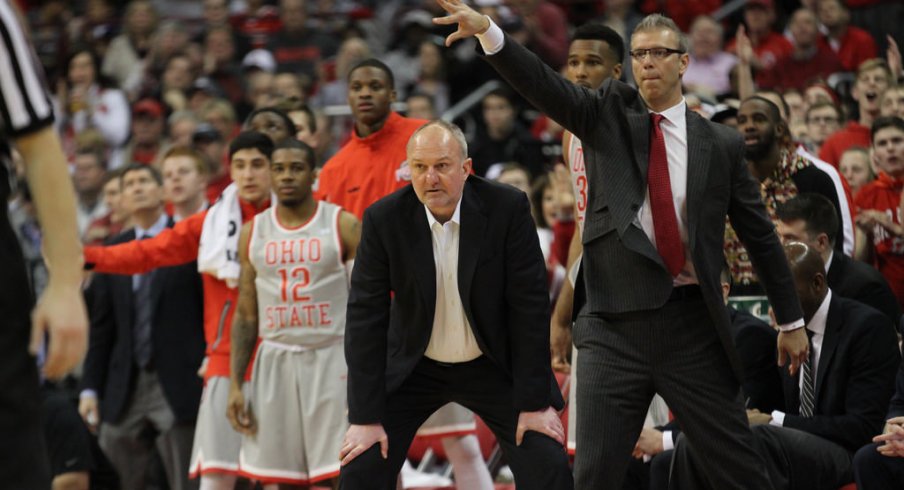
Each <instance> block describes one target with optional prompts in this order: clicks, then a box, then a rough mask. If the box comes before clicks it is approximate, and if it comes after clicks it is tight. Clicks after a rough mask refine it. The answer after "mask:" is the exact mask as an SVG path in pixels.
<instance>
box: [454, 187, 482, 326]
mask: <svg viewBox="0 0 904 490" xmlns="http://www.w3.org/2000/svg"><path fill="white" fill-rule="evenodd" d="M486 225H487V218H486V216H485V215H484V213H483V207H482V203H481V202H480V197H479V196H478V195H477V192H475V191H474V189H473V188H472V186H470V185H468V183H467V181H465V189H464V192H463V195H462V198H461V229H460V232H459V239H458V292H459V296H461V303H462V306H463V307H464V310H465V314H467V315H468V321H470V322H471V325H474V319H473V318H471V283H472V282H473V280H474V272H475V271H476V270H477V258H478V257H480V245H481V243H483V237H484V236H485V230H486Z"/></svg>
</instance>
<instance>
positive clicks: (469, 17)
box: [433, 0, 490, 47]
mask: <svg viewBox="0 0 904 490" xmlns="http://www.w3.org/2000/svg"><path fill="white" fill-rule="evenodd" d="M436 3H438V4H439V6H440V7H442V8H443V10H445V11H446V12H447V13H448V14H449V15H447V16H445V17H434V18H433V23H434V24H440V25H452V24H458V30H457V31H455V32H453V33H452V34H449V35H448V36H447V37H446V46H447V47H448V46H451V45H452V43H454V42H455V41H458V40H459V39H464V38H467V37H471V36H473V35H475V34H483V33H484V32H486V31H487V29H489V28H490V19H488V18H487V17H486V16H485V15H481V14H480V13H478V12H477V11H475V10H474V9H472V8H471V7H468V6H467V5H465V4H464V2H462V1H461V0H436Z"/></svg>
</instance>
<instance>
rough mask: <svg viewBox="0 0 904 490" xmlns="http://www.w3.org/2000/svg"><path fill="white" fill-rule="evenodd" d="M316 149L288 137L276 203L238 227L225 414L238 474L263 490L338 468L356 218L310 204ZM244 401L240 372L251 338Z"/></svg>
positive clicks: (320, 477)
mask: <svg viewBox="0 0 904 490" xmlns="http://www.w3.org/2000/svg"><path fill="white" fill-rule="evenodd" d="M314 161H315V160H314V151H313V150H312V149H311V147H310V146H308V145H307V144H305V143H302V142H300V141H297V140H295V139H287V140H285V141H283V142H282V143H280V144H278V145H276V148H275V149H274V151H273V157H272V161H271V164H270V170H271V179H272V182H273V190H274V191H275V193H276V204H275V205H274V206H272V207H271V208H270V209H268V210H266V211H264V212H262V213H260V214H258V215H257V216H256V217H255V218H254V220H253V221H251V222H250V223H247V224H246V225H245V226H244V227H243V228H242V234H241V237H240V239H239V256H240V260H241V266H242V272H241V276H240V279H239V300H238V310H237V311H236V315H235V320H234V321H233V325H232V359H231V376H230V379H231V387H230V395H229V405H228V412H227V415H228V417H229V420H230V422H231V423H232V425H233V427H235V429H236V430H238V431H239V432H241V433H242V434H243V440H242V449H241V453H240V455H239V472H240V474H242V475H244V476H246V477H248V478H251V479H254V480H257V481H260V482H261V483H262V484H263V485H264V488H265V490H271V489H277V488H280V489H285V488H305V487H307V486H310V485H312V484H314V483H317V482H321V481H324V480H330V479H332V478H334V477H336V476H338V475H339V460H338V459H337V458H336V455H337V454H339V451H340V449H341V447H340V446H341V443H342V434H344V433H345V430H346V428H347V425H346V424H347V422H346V416H345V413H346V400H347V395H346V372H347V368H346V364H345V356H344V351H343V336H344V334H345V307H346V302H347V300H348V277H349V276H348V272H349V270H350V269H351V264H352V261H353V259H354V256H355V250H356V249H357V247H358V241H359V239H360V227H359V224H358V221H357V219H356V218H355V217H354V216H353V215H352V214H351V213H348V212H345V211H343V210H342V209H341V208H340V207H338V206H336V205H333V204H330V203H326V202H322V201H317V200H315V199H314V197H313V195H312V193H311V186H312V184H313V182H314ZM258 337H260V339H261V342H260V345H259V347H258V349H257V354H256V358H255V360H254V369H253V371H252V375H251V390H250V396H249V397H248V399H246V398H245V396H244V395H243V394H242V390H241V387H242V382H243V381H244V379H243V375H244V373H245V370H246V368H247V366H248V363H249V362H250V360H251V357H252V356H251V354H252V351H253V350H254V346H255V342H256V341H257V339H258Z"/></svg>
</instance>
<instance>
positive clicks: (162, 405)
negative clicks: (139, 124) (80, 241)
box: [79, 163, 204, 490]
mask: <svg viewBox="0 0 904 490" xmlns="http://www.w3.org/2000/svg"><path fill="white" fill-rule="evenodd" d="M122 196H123V200H124V202H125V203H126V205H127V207H128V208H129V209H131V211H132V217H131V219H132V222H133V223H134V225H135V226H134V228H132V229H129V230H128V231H126V232H124V233H122V234H120V235H119V236H117V237H115V238H113V239H112V241H111V242H110V243H111V244H116V243H125V242H128V241H132V240H135V239H136V238H137V239H143V238H148V237H153V236H155V235H157V234H158V233H160V232H161V231H163V230H164V229H165V228H168V227H172V226H173V224H174V222H173V220H172V218H170V217H169V216H167V215H166V214H165V213H164V212H163V179H162V177H161V176H160V173H159V172H158V171H157V169H156V168H154V167H151V166H149V165H142V164H139V163H136V164H132V165H130V166H128V167H126V168H125V169H124V170H123V172H122ZM89 297H90V298H91V305H90V316H91V336H90V341H89V344H88V356H87V357H86V358H85V369H84V375H83V378H82V385H83V388H84V389H83V391H82V393H81V396H80V398H81V401H80V404H79V412H80V413H81V414H82V417H84V418H85V421H86V422H87V423H88V425H89V426H95V427H96V425H97V423H98V421H100V422H101V424H100V436H99V437H100V445H101V448H102V449H103V450H104V453H105V454H106V455H107V457H108V458H109V459H110V462H111V463H112V464H113V466H114V467H115V468H116V471H117V473H118V474H119V478H120V481H121V482H122V487H123V488H128V489H135V490H143V489H144V488H145V486H146V484H147V476H148V467H149V464H150V461H151V458H152V456H153V452H154V451H155V450H156V451H158V452H159V454H160V457H161V460H162V462H163V466H164V470H165V471H166V475H167V480H168V484H169V487H170V488H171V489H172V490H183V489H186V488H191V487H192V485H191V484H190V483H189V481H188V464H189V457H190V456H191V446H192V438H193V435H194V424H195V419H196V417H197V414H198V406H199V404H200V401H201V389H202V380H201V378H200V377H198V375H197V370H198V366H200V365H201V361H202V359H203V358H204V332H203V309H202V289H201V276H200V275H199V274H198V265H197V264H196V263H195V262H190V263H188V264H185V265H180V266H175V267H165V268H161V269H158V270H155V271H153V272H149V273H147V274H140V275H134V276H127V275H115V274H97V275H96V276H94V279H93V281H92V283H91V287H90V290H89ZM98 412H99V413H98Z"/></svg>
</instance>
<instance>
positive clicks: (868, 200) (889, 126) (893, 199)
mask: <svg viewBox="0 0 904 490" xmlns="http://www.w3.org/2000/svg"><path fill="white" fill-rule="evenodd" d="M871 137H872V145H873V152H874V156H875V163H876V166H877V167H878V168H879V177H878V178H876V180H874V181H872V182H870V183H869V184H866V185H864V186H863V187H862V188H861V189H860V192H859V193H857V198H856V199H855V203H856V205H857V207H858V208H859V209H858V212H857V225H858V226H860V229H861V230H863V232H864V233H866V234H867V235H868V237H869V239H870V242H871V243H872V245H873V248H874V251H875V257H874V258H875V264H876V267H877V268H878V269H879V272H881V273H882V275H883V276H885V279H886V280H887V281H888V284H889V285H890V286H891V289H892V291H894V293H895V296H896V297H897V298H898V303H899V304H904V236H902V235H904V230H902V229H901V225H902V223H904V219H902V216H901V206H900V204H901V191H902V190H904V119H901V118H899V117H880V118H878V119H876V121H875V122H874V123H873V125H872V128H871ZM863 249H867V250H863ZM868 252H869V250H868V247H862V248H861V251H860V252H858V255H859V256H860V257H858V258H861V259H863V258H866V256H867V254H868Z"/></svg>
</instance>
